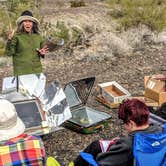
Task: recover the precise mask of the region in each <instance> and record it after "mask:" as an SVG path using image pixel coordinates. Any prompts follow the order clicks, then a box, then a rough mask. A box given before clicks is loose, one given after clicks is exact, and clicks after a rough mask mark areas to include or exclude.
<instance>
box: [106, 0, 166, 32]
mask: <svg viewBox="0 0 166 166" xmlns="http://www.w3.org/2000/svg"><path fill="white" fill-rule="evenodd" d="M107 2H108V4H109V6H110V8H111V9H112V10H111V12H110V15H111V16H112V17H113V18H115V19H117V20H118V22H119V23H120V29H121V28H125V29H127V28H129V27H131V26H138V25H139V24H144V25H147V26H148V27H149V28H151V30H155V31H158V32H160V31H162V30H163V29H164V28H165V27H166V1H165V0H155V1H154V0H107Z"/></svg>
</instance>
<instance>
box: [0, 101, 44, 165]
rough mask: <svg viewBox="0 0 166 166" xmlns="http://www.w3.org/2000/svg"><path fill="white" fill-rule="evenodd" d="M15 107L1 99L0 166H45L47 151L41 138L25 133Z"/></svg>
mask: <svg viewBox="0 0 166 166" xmlns="http://www.w3.org/2000/svg"><path fill="white" fill-rule="evenodd" d="M24 131H25V125H24V123H23V122H22V121H21V119H20V118H19V117H18V116H17V112H16V109H15V106H14V105H13V104H12V103H10V102H9V101H7V100H4V99H0V165H3V166H9V165H10V166H19V165H22V166H23V165H25V166H29V165H31V166H44V165H45V149H44V145H43V142H42V140H41V139H40V138H39V137H36V136H31V135H27V134H25V133H24Z"/></svg>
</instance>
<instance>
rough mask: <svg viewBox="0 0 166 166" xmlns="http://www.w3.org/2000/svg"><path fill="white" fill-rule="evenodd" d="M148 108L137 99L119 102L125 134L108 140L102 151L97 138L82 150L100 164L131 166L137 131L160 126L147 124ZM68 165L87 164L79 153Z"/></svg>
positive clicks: (86, 165) (160, 128)
mask: <svg viewBox="0 0 166 166" xmlns="http://www.w3.org/2000/svg"><path fill="white" fill-rule="evenodd" d="M149 113H150V112H149V109H148V107H147V106H146V105H145V103H143V102H141V101H139V100H138V99H130V100H129V99H128V100H126V101H123V102H122V103H121V104H120V107H119V110H118V117H119V119H120V120H121V121H122V122H123V125H124V129H125V130H126V131H127V133H128V134H127V135H126V136H121V137H120V138H115V139H113V140H110V146H107V147H108V148H107V149H106V150H105V151H103V150H102V149H103V148H102V146H101V145H102V141H104V140H97V141H94V142H92V143H91V144H90V145H88V146H87V147H86V149H85V150H83V152H87V153H90V154H92V155H93V156H94V159H95V160H96V162H97V163H98V165H100V166H132V165H133V163H134V161H133V138H134V134H135V133H137V132H144V133H155V132H157V131H161V130H162V127H160V126H157V125H155V124H150V125H149ZM69 165H70V166H73V165H74V166H89V164H88V163H87V162H86V161H85V160H84V159H83V158H82V157H81V156H80V155H79V156H78V157H77V158H76V159H75V160H74V161H73V163H70V164H69Z"/></svg>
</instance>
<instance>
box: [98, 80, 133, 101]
mask: <svg viewBox="0 0 166 166" xmlns="http://www.w3.org/2000/svg"><path fill="white" fill-rule="evenodd" d="M98 87H99V94H100V95H102V96H103V98H104V99H105V100H106V101H108V102H113V103H121V102H122V101H123V100H124V99H126V98H129V97H130V96H131V94H130V93H129V92H128V91H127V90H126V89H124V88H123V87H122V86H121V85H120V84H118V83H117V82H116V81H112V82H106V83H102V84H98Z"/></svg>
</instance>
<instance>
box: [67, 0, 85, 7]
mask: <svg viewBox="0 0 166 166" xmlns="http://www.w3.org/2000/svg"><path fill="white" fill-rule="evenodd" d="M70 4H71V7H81V6H85V2H84V0H79V1H78V0H73V1H70Z"/></svg>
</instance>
